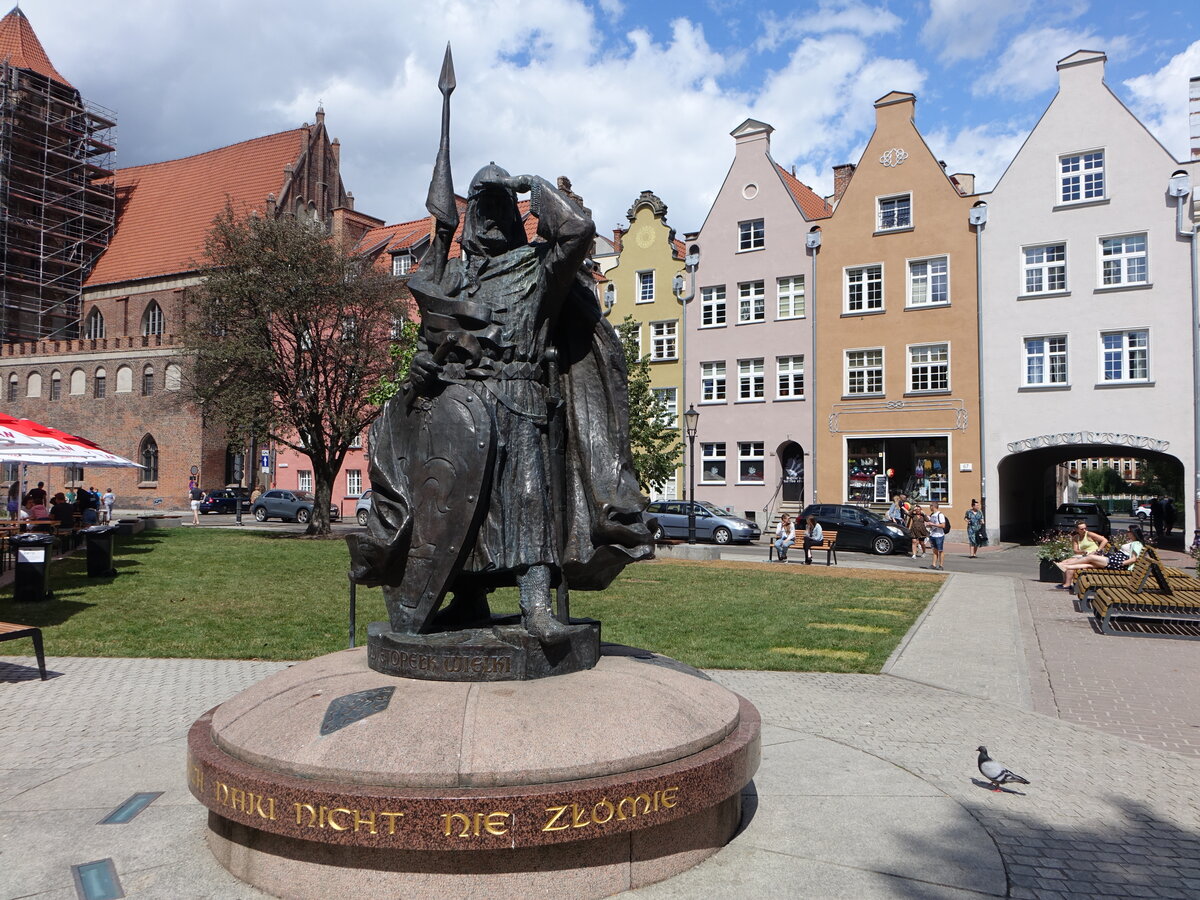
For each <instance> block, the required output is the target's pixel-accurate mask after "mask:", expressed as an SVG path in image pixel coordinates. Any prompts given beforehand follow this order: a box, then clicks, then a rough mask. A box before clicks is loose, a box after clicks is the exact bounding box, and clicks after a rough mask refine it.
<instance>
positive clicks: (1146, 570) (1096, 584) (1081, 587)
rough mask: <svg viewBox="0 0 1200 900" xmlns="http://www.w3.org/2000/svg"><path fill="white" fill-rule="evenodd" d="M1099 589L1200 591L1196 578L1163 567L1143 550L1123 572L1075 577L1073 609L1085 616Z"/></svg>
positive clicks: (1095, 572)
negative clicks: (1090, 601) (1089, 602)
mask: <svg viewBox="0 0 1200 900" xmlns="http://www.w3.org/2000/svg"><path fill="white" fill-rule="evenodd" d="M1102 587H1113V588H1127V589H1129V590H1131V591H1133V592H1134V593H1135V594H1140V593H1142V592H1144V591H1151V592H1154V593H1159V594H1167V593H1170V592H1171V591H1172V590H1183V591H1200V578H1195V577H1193V576H1191V575H1189V574H1188V573H1186V572H1185V571H1184V570H1183V569H1176V568H1173V567H1170V566H1164V565H1163V564H1162V562H1161V561H1160V560H1159V558H1158V554H1157V553H1155V552H1154V548H1152V547H1146V548H1145V549H1144V550H1143V551H1142V553H1141V554H1140V555H1139V556H1138V558H1137V561H1136V562H1134V564H1133V565H1132V566H1131V567H1130V568H1129V569H1128V570H1126V571H1119V570H1117V569H1084V570H1083V571H1081V572H1079V573H1078V574H1077V575H1076V576H1075V609H1076V610H1077V611H1078V612H1088V611H1089V607H1088V601H1089V600H1090V599H1091V598H1092V597H1094V596H1095V593H1096V590H1097V589H1098V588H1102Z"/></svg>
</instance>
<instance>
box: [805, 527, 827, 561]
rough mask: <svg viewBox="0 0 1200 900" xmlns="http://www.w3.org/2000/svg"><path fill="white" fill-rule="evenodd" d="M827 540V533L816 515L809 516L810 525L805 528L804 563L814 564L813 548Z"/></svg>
mask: <svg viewBox="0 0 1200 900" xmlns="http://www.w3.org/2000/svg"><path fill="white" fill-rule="evenodd" d="M824 541H825V533H824V532H823V531H822V530H821V524H820V523H819V522H818V521H817V517H816V516H809V517H808V525H807V527H806V528H805V529H804V564H805V565H806V566H811V565H812V548H813V547H819V546H821V544H822V543H823V542H824Z"/></svg>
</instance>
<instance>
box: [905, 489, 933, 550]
mask: <svg viewBox="0 0 1200 900" xmlns="http://www.w3.org/2000/svg"><path fill="white" fill-rule="evenodd" d="M908 530H909V531H910V532H912V558H913V559H916V558H917V557H918V556H924V555H925V539H926V538H928V537H929V529H928V528H927V527H926V525H925V511H924V510H923V509H921V504H919V503H914V504H913V507H912V509H910V510H909V512H908Z"/></svg>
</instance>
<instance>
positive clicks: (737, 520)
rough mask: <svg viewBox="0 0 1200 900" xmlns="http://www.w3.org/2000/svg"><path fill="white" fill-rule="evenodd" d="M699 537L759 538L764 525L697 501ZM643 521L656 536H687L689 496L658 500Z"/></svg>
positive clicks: (718, 540)
mask: <svg viewBox="0 0 1200 900" xmlns="http://www.w3.org/2000/svg"><path fill="white" fill-rule="evenodd" d="M695 508H696V539H697V540H702V541H714V542H716V543H718V544H729V543H732V542H734V541H739V542H742V543H746V542H750V541H757V540H758V539H759V537H761V536H762V529H761V528H759V526H758V523H757V522H751V521H750V520H749V519H743V518H742V517H741V516H735V515H733V514H732V513H728V512H726V511H725V510H723V509H721V507H719V506H715V505H713V504H712V503H707V502H705V501H703V500H697V501H696V502H695ZM642 521H644V522H645V523H646V524H647V525H648V526H649V527H650V533H651V534H653V535H654V539H655V540H662V539H663V538H669V537H670V538H686V537H687V536H688V502H687V501H686V500H655V501H654V502H653V503H651V504H650V505H649V506H647V507H646V511H645V512H644V513H642Z"/></svg>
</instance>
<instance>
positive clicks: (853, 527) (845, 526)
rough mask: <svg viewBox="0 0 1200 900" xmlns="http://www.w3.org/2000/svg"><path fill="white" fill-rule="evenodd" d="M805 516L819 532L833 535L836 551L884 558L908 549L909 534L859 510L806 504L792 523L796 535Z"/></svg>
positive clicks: (849, 506) (827, 504) (844, 504)
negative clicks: (818, 526) (829, 531)
mask: <svg viewBox="0 0 1200 900" xmlns="http://www.w3.org/2000/svg"><path fill="white" fill-rule="evenodd" d="M809 516H816V518H817V521H818V522H819V523H820V524H821V528H822V529H832V530H833V531H836V532H837V548H838V549H839V550H865V551H866V552H868V553H876V554H878V555H880V556H887V555H888V554H889V553H908V552H909V550H910V549H911V548H912V533H911V532H910V531H909V530H908V529H907V528H902V527H901V526H899V525H897V524H895V523H894V522H889V521H888V520H887V519H885V518H883V517H882V516H881V515H879V514H878V513H876V512H873V511H871V510H869V509H867V508H866V507H863V506H853V505H850V504H847V503H810V504H809V505H808V506H806V507H804V511H803V512H802V513H800V519H799V520H798V521H797V522H796V531H797V533H799V532H800V531H802V530H803V528H804V525H805V523H806V522H807V521H808V517H809ZM797 543H799V540H798V539H797Z"/></svg>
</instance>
